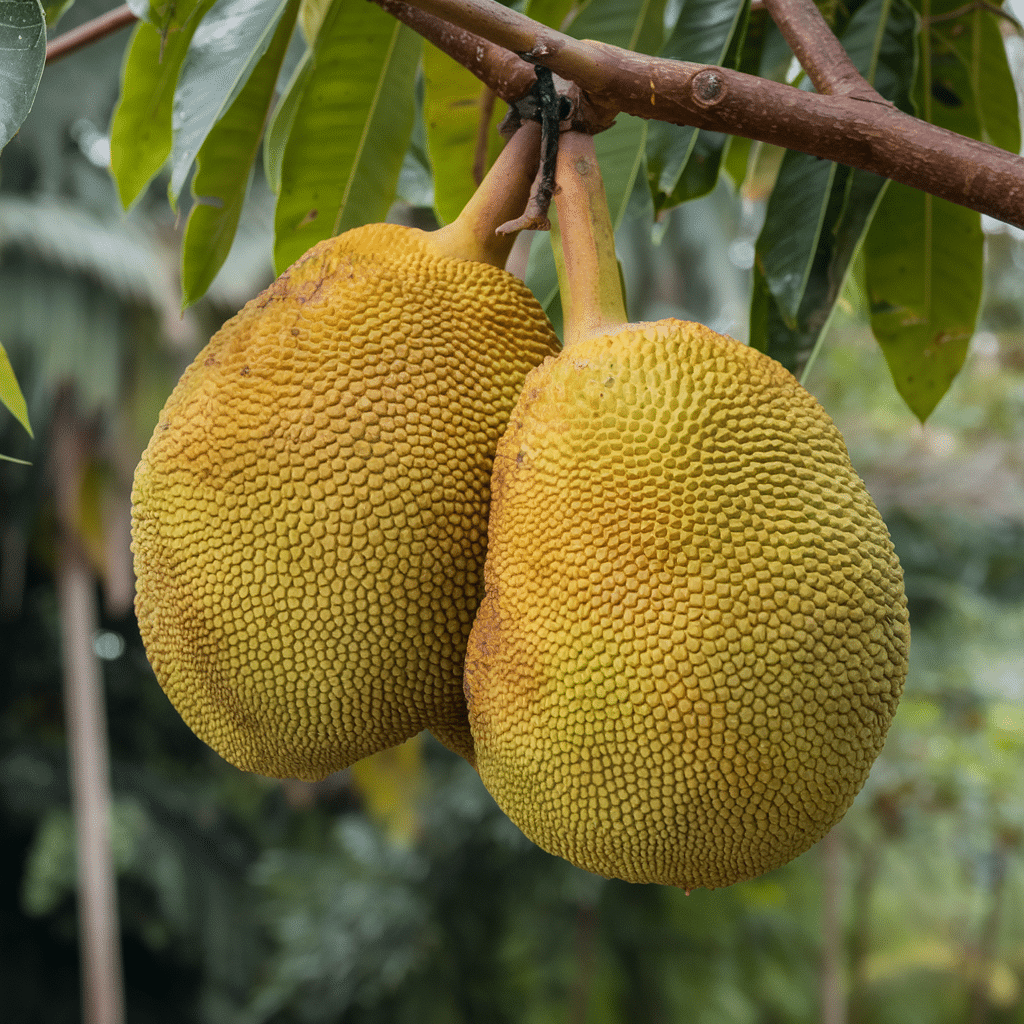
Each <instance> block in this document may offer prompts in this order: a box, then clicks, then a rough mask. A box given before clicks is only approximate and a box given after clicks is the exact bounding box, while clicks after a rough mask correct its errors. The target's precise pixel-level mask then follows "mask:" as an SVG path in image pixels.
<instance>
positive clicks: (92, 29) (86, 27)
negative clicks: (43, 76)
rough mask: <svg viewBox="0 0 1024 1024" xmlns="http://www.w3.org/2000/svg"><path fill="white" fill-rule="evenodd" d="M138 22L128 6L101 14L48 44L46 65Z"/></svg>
mask: <svg viewBox="0 0 1024 1024" xmlns="http://www.w3.org/2000/svg"><path fill="white" fill-rule="evenodd" d="M137 20H138V19H137V18H136V17H135V14H134V13H133V12H132V9H131V8H130V7H129V6H128V5H127V4H124V5H122V6H121V7H115V8H114V9H113V10H112V11H107V13H106V14H101V15H100V16H99V17H98V18H93V19H92V20H91V21H87V22H85V24H83V25H79V26H78V28H73V29H71V30H70V31H68V32H63V33H62V34H61V35H59V36H56V37H55V38H53V39H51V40H50V41H49V42H48V43H47V44H46V63H47V64H52V63H53V62H54V61H55V60H60V59H61V57H66V56H67V55H68V54H69V53H74V52H75V50H80V49H82V47H83V46H88V45H89V44H90V43H95V42H96V41H97V40H99V39H102V38H103V37H104V36H109V35H112V34H113V33H114V32H117V31H119V30H120V29H122V28H124V27H125V26H126V25H131V24H132V23H133V22H135V21H137Z"/></svg>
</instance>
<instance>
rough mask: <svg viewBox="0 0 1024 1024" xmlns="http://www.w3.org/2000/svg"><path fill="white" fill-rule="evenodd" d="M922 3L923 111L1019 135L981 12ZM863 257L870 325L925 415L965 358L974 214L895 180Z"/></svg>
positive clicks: (958, 126) (978, 256)
mask: <svg viewBox="0 0 1024 1024" xmlns="http://www.w3.org/2000/svg"><path fill="white" fill-rule="evenodd" d="M920 11H921V16H922V21H923V23H924V25H925V26H926V31H924V32H923V33H922V35H921V38H920V40H919V46H920V54H921V74H920V76H919V80H918V82H917V85H916V88H915V90H914V100H915V103H916V106H917V109H918V112H919V114H920V116H921V117H923V119H924V120H926V121H929V122H930V123H932V124H937V125H940V126H941V127H943V128H948V129H950V130H951V131H954V132H958V133H959V134H961V135H966V136H968V137H970V138H975V139H980V138H982V137H983V135H984V134H986V133H985V128H984V125H985V124H986V117H988V118H990V120H991V125H992V127H993V130H994V132H995V137H999V138H1001V139H1002V140H1003V141H1004V142H1008V143H1011V144H1012V143H1013V142H1015V141H1019V140H1018V137H1017V135H1016V132H1014V131H1013V130H1010V129H1007V128H1006V125H1005V117H1006V111H1007V110H1008V109H1009V106H1010V101H1009V100H1008V99H1007V97H1006V96H1005V95H1003V96H1001V97H1000V96H999V95H998V93H999V92H1000V90H1001V89H1003V87H1004V79H1003V77H1002V75H1001V74H1000V73H999V72H998V70H993V68H998V67H999V66H1000V65H1001V64H1002V63H1004V62H1005V52H1004V50H1003V48H1002V46H1001V45H1000V46H999V47H997V48H995V49H993V48H992V46H991V43H990V42H988V43H987V42H986V39H987V38H988V34H987V30H986V29H985V27H984V26H985V25H986V21H985V18H981V17H976V15H978V14H980V13H983V12H978V11H975V10H972V9H971V8H970V7H961V6H960V5H958V4H957V3H955V0H920ZM986 17H989V18H990V17H991V15H986ZM936 18H938V19H939V20H936ZM990 89H991V90H992V91H993V92H994V93H996V94H997V95H996V97H995V99H994V100H993V99H990V98H989V97H988V96H987V95H986V92H987V90H990ZM1014 109H1015V101H1014ZM989 134H990V137H992V136H991V133H989ZM864 256H865V280H866V286H867V293H868V301H869V304H870V309H871V328H872V331H873V332H874V334H875V337H876V339H877V340H878V342H879V344H880V345H881V347H882V351H883V352H884V354H885V358H886V361H887V362H888V364H889V369H890V372H891V373H892V377H893V381H894V382H895V384H896V388H897V390H898V391H899V392H900V394H901V395H902V396H903V399H904V401H906V403H907V405H908V406H909V407H910V408H911V410H912V411H913V412H914V414H915V415H916V416H917V417H918V418H919V419H921V420H922V421H924V420H925V419H927V417H928V416H929V415H930V413H931V412H932V410H933V409H934V408H935V406H936V405H937V404H938V403H939V401H940V400H941V398H942V396H943V395H944V394H945V393H946V391H947V390H948V388H949V386H950V384H951V383H952V382H953V380H954V378H955V377H956V375H957V373H958V372H959V370H960V368H961V366H962V365H963V362H964V358H965V357H966V354H967V346H968V343H969V341H970V338H971V335H972V334H973V333H974V328H975V324H976V322H977V317H978V310H979V307H980V304H981V292H982V283H983V275H984V237H983V235H982V231H981V215H980V214H978V213H975V212H974V211H972V210H966V209H964V208H963V207H960V206H955V205H953V204H952V203H948V202H946V201H944V200H942V199H937V198H935V197H933V196H929V195H925V194H924V193H922V192H919V191H917V190H915V189H911V188H908V187H906V186H903V185H896V184H893V185H891V186H890V187H889V189H888V190H887V193H886V196H885V198H884V199H883V201H882V205H881V208H880V210H879V213H878V215H877V216H876V218H875V222H874V224H873V225H872V227H871V230H870V231H869V232H868V236H867V240H866V242H865V246H864Z"/></svg>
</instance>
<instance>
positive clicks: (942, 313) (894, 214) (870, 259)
mask: <svg viewBox="0 0 1024 1024" xmlns="http://www.w3.org/2000/svg"><path fill="white" fill-rule="evenodd" d="M878 223H879V224H884V225H885V230H877V231H876V230H872V231H870V232H869V233H868V237H867V242H866V244H865V246H864V255H865V259H866V267H865V270H866V278H867V289H868V299H869V301H870V304H871V329H872V330H873V331H874V334H875V337H876V338H877V339H878V343H879V344H880V345H881V347H882V352H883V353H884V354H885V358H886V362H888V364H889V370H890V372H891V373H892V378H893V381H894V382H895V384H896V388H897V390H898V391H899V393H900V394H901V395H902V396H903V399H904V401H905V402H906V403H907V405H908V406H910V408H911V410H912V411H913V412H914V414H915V415H916V416H917V417H918V418H919V419H920V420H922V421H924V420H925V419H927V418H928V416H929V415H930V414H931V412H932V410H933V409H934V408H935V406H936V405H937V404H938V403H939V400H940V399H941V398H942V396H943V395H944V394H945V393H946V391H947V390H948V389H949V386H950V384H952V382H953V380H954V378H955V377H956V375H957V373H958V372H959V370H960V367H961V366H962V365H963V361H964V357H965V356H966V354H967V345H968V342H969V341H970V339H971V335H972V334H973V333H974V325H975V322H976V320H977V317H978V309H979V307H980V305H981V290H982V279H983V274H982V271H983V267H984V256H983V252H984V249H983V236H982V232H981V219H980V217H979V215H978V214H977V213H975V212H974V211H973V210H967V209H965V208H964V207H962V206H956V205H955V204H953V203H948V202H946V201H945V200H943V199H937V198H935V197H934V196H930V195H927V194H926V193H924V192H919V191H918V190H917V189H913V188H909V187H908V186H906V185H899V184H897V183H895V182H893V183H891V184H890V186H889V188H888V190H887V192H886V195H885V197H884V198H883V200H882V206H881V209H880V211H879V219H878Z"/></svg>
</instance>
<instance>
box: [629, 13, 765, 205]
mask: <svg viewBox="0 0 1024 1024" xmlns="http://www.w3.org/2000/svg"><path fill="white" fill-rule="evenodd" d="M748 10H749V5H748V4H747V3H746V2H744V3H740V4H736V3H735V2H734V0H687V3H685V4H684V5H683V9H682V12H681V13H680V16H679V20H678V21H677V22H676V25H675V28H674V29H673V31H672V34H671V35H670V36H669V38H668V41H667V42H666V43H665V46H664V47H663V48H662V51H661V53H660V56H661V57H666V58H669V59H671V60H686V61H692V62H694V63H696V64H719V65H723V66H726V67H734V66H735V63H736V61H737V59H738V58H739V55H740V52H741V45H740V43H741V40H742V37H743V26H744V24H745V21H746V17H747V13H748ZM727 139H728V136H726V135H721V134H718V133H716V132H702V131H700V130H699V129H697V128H693V127H689V126H683V125H675V124H667V123H665V122H663V121H655V122H652V123H651V126H650V128H649V130H648V133H647V174H648V180H649V182H650V187H651V195H652V196H653V199H654V207H655V210H656V211H661V210H663V209H666V208H668V207H671V206H677V205H678V204H679V203H682V202H685V201H686V200H688V199H695V198H697V197H698V196H702V195H706V194H707V193H708V192H710V191H711V189H713V188H714V187H715V182H716V181H717V180H718V168H719V165H720V163H721V159H722V150H723V149H724V147H725V143H726V140H727Z"/></svg>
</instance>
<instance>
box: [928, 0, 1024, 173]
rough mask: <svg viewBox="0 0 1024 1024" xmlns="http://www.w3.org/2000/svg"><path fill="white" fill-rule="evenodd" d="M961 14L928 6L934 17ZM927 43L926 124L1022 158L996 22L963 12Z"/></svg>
mask: <svg viewBox="0 0 1024 1024" xmlns="http://www.w3.org/2000/svg"><path fill="white" fill-rule="evenodd" d="M958 9H959V5H956V4H949V3H948V2H942V0H940V2H938V3H935V2H933V3H931V4H930V6H929V11H930V14H931V16H932V17H935V16H936V15H938V16H940V17H942V16H943V15H947V14H949V13H951V11H953V10H958ZM928 38H929V40H930V43H931V45H930V48H929V52H928V54H927V55H926V60H925V61H924V62H923V70H924V73H925V75H926V77H927V79H928V83H929V84H928V91H927V94H926V95H927V104H928V107H927V110H928V113H927V114H926V115H925V118H926V120H931V121H932V122H933V123H934V124H941V125H942V126H943V127H946V128H950V129H951V130H952V131H957V132H960V134H962V135H970V137H971V138H980V139H982V140H984V141H985V142H991V143H992V145H994V146H999V147H1001V148H1002V149H1008V150H1010V151H1011V152H1013V153H1017V152H1019V150H1020V141H1021V140H1020V119H1019V116H1018V112H1017V92H1016V89H1015V88H1014V85H1013V76H1012V74H1011V72H1010V68H1009V64H1008V63H1007V56H1006V46H1005V45H1004V43H1003V39H1002V36H1001V35H1000V32H999V22H998V19H997V18H996V16H995V15H994V14H992V13H991V12H990V11H987V10H984V9H982V8H977V9H971V8H964V9H963V11H962V13H960V14H959V16H957V17H952V18H945V17H943V18H942V20H939V21H933V22H932V24H931V31H930V32H929V35H928Z"/></svg>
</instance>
